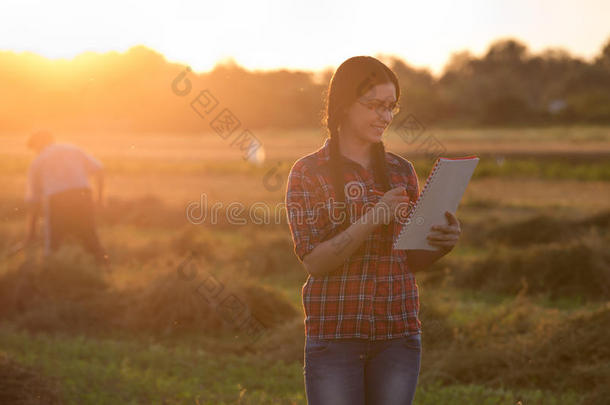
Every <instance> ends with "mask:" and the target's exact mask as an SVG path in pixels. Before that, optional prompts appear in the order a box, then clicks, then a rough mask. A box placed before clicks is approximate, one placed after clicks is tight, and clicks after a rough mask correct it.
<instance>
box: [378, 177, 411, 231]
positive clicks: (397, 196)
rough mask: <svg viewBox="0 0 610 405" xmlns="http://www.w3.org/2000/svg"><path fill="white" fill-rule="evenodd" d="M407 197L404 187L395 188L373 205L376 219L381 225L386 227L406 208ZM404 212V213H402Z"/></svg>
mask: <svg viewBox="0 0 610 405" xmlns="http://www.w3.org/2000/svg"><path fill="white" fill-rule="evenodd" d="M408 204H409V196H408V195H407V189H405V188H404V186H400V187H396V188H393V189H391V190H389V191H388V192H386V193H385V194H384V195H383V196H381V199H380V200H379V201H378V202H377V204H375V208H374V209H375V210H376V211H377V218H379V220H380V221H381V223H383V224H385V225H388V224H389V223H390V222H392V220H393V219H395V218H396V217H397V216H398V215H399V214H400V212H401V211H403V210H405V209H406V208H408ZM403 212H404V211H403Z"/></svg>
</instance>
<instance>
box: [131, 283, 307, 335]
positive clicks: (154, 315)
mask: <svg viewBox="0 0 610 405" xmlns="http://www.w3.org/2000/svg"><path fill="white" fill-rule="evenodd" d="M185 274H186V275H187V276H189V277H185V276H184V275H185ZM134 297H135V299H134V305H133V307H131V308H129V310H128V311H127V312H126V314H125V317H124V323H125V327H127V328H128V329H136V330H143V331H148V332H150V333H153V334H156V333H158V334H161V335H165V336H167V335H175V334H179V333H183V332H198V333H202V334H206V335H217V334H222V333H224V332H227V331H238V330H242V331H243V330H245V329H246V328H250V327H252V328H257V327H258V328H260V329H268V328H273V327H274V326H276V325H278V324H281V323H283V322H284V321H286V320H287V319H290V318H292V317H294V316H295V315H296V310H295V308H294V307H293V306H292V305H291V304H290V302H289V301H288V300H287V299H285V298H284V297H282V296H281V295H279V294H278V293H277V292H276V291H275V290H273V289H272V288H269V287H265V286H260V285H257V284H254V283H251V282H246V281H243V280H239V279H236V278H233V279H230V280H226V279H223V280H221V279H219V278H216V277H215V276H213V275H211V274H210V273H207V272H202V271H199V272H198V273H197V274H196V276H194V277H193V278H192V279H191V278H190V274H188V272H185V273H184V274H183V275H181V274H180V273H179V272H177V271H172V272H169V273H167V274H165V275H163V276H160V277H159V278H158V279H157V280H155V281H154V282H153V283H151V284H150V285H149V286H147V287H146V288H144V289H141V290H139V291H136V292H134Z"/></svg>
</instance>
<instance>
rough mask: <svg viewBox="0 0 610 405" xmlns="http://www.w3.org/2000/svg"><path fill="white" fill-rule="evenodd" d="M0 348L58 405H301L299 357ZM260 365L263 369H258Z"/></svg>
mask: <svg viewBox="0 0 610 405" xmlns="http://www.w3.org/2000/svg"><path fill="white" fill-rule="evenodd" d="M0 346H1V347H2V348H3V350H4V351H7V352H9V353H10V354H11V355H12V356H13V357H14V358H15V360H17V361H19V362H20V363H21V364H24V365H27V366H31V367H36V368H37V369H40V370H42V371H44V373H45V374H46V375H49V376H54V377H58V378H59V379H60V380H61V381H62V382H63V384H62V388H63V391H62V395H63V397H64V399H65V403H66V404H69V405H71V404H75V405H76V404H83V403H86V404H100V405H101V404H110V403H121V404H143V403H146V404H195V403H199V404H210V405H211V404H219V405H220V404H305V397H304V391H303V370H302V366H301V364H299V363H290V364H286V363H284V362H272V363H269V362H266V361H265V360H264V359H261V358H257V357H255V356H235V355H230V354H221V353H214V352H209V351H206V350H202V349H199V350H195V349H193V348H191V347H186V346H184V347H182V346H177V347H166V346H163V345H160V344H158V343H155V342H148V343H147V342H145V341H144V342H141V341H133V340H121V339H106V340H97V339H91V338H85V337H82V336H61V335H30V334H28V333H25V332H19V331H15V330H11V329H10V328H9V327H6V326H4V327H1V328H0ZM261 370H264V373H261ZM415 398H416V399H415V402H414V404H417V405H425V404H442V403H476V404H490V405H491V404H493V405H500V404H506V405H514V404H515V403H517V401H521V402H522V404H524V405H525V404H532V405H534V404H544V405H549V404H562V405H570V404H578V403H579V402H578V398H579V396H578V394H576V393H573V392H568V393H559V394H556V393H552V392H549V391H544V390H531V389H523V390H511V389H502V388H499V389H492V388H488V387H485V386H482V385H480V384H453V385H441V384H440V383H439V382H433V383H430V384H427V385H420V386H418V388H417V391H416V395H415Z"/></svg>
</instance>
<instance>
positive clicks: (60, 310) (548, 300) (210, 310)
mask: <svg viewBox="0 0 610 405" xmlns="http://www.w3.org/2000/svg"><path fill="white" fill-rule="evenodd" d="M255 135H256V136H257V137H258V138H259V139H260V140H261V141H262V143H263V146H264V150H265V155H266V160H265V162H264V163H262V164H259V165H257V164H254V163H250V162H246V161H244V159H243V158H242V152H241V151H240V150H239V149H238V148H237V147H236V146H234V145H231V142H230V140H225V139H222V138H220V137H219V136H217V135H216V134H215V133H201V134H170V133H151V134H141V133H86V134H85V133H82V134H80V133H65V134H58V138H60V140H65V141H69V142H74V143H76V144H78V145H80V146H82V147H84V149H86V150H87V151H89V152H91V153H92V154H93V155H94V156H96V157H97V158H99V159H100V160H101V161H102V162H103V163H104V164H105V167H106V198H105V203H104V205H103V206H102V207H99V208H98V211H97V215H98V216H97V221H98V223H99V232H100V237H101V239H102V242H103V244H104V246H105V247H106V249H107V250H108V253H109V256H110V259H111V262H112V272H111V273H103V272H101V271H100V270H99V269H98V268H97V267H96V266H95V265H94V264H93V263H92V262H91V260H90V258H89V257H88V256H87V255H85V254H83V252H82V251H80V250H79V248H78V247H75V246H66V247H65V248H63V249H62V250H60V251H59V252H58V253H57V254H55V255H54V256H53V257H52V258H51V260H50V261H48V262H46V263H42V261H41V256H40V254H41V249H40V246H39V245H38V246H36V247H34V248H31V249H29V250H27V251H24V252H20V253H19V254H16V255H13V256H8V255H6V254H5V252H8V250H9V249H10V247H11V246H12V244H13V243H15V242H17V241H19V240H20V239H21V238H23V236H24V231H25V215H24V205H23V191H24V189H25V173H26V170H27V167H28V164H29V162H30V160H31V159H32V155H31V154H30V153H29V152H28V151H27V150H26V149H25V146H24V138H23V136H22V135H17V134H0V141H1V142H2V145H3V149H2V150H1V151H0V157H1V159H0V182H1V183H0V184H2V188H1V191H0V216H1V218H2V222H1V225H0V252H2V255H3V256H2V259H1V261H0V403H2V404H4V403H24V404H26V403H27V404H38V403H45V404H55V403H57V404H59V403H64V404H115V403H117V404H118V403H120V404H259V403H260V404H304V403H305V393H304V381H303V345H304V336H303V335H304V329H303V313H302V306H301V295H300V294H301V286H302V285H303V283H304V282H305V280H306V272H305V270H304V268H303V267H302V266H301V265H300V263H299V262H298V260H297V259H296V256H295V255H294V252H293V250H292V249H293V247H292V241H291V237H290V233H289V229H288V226H287V224H286V219H285V217H284V216H283V213H282V211H281V210H280V211H279V214H278V213H274V211H273V210H271V214H272V215H271V218H269V220H268V221H262V223H254V221H252V218H248V217H247V214H248V213H249V212H252V211H249V208H250V207H252V205H253V204H255V203H264V204H267V206H270V207H276V206H277V205H278V204H281V203H282V201H283V199H284V193H285V186H286V178H287V174H288V171H289V170H290V167H291V165H292V163H293V162H294V161H295V160H296V159H297V158H299V157H300V156H303V155H305V154H307V153H311V152H312V151H314V150H316V149H317V148H318V147H320V146H321V145H322V143H323V140H324V137H325V135H324V133H323V132H321V131H320V130H318V129H313V130H308V129H303V130H299V131H295V130H267V131H258V132H256V133H255ZM428 136H433V137H434V139H435V141H436V142H438V144H440V145H442V147H443V148H444V149H443V153H442V155H443V156H452V157H453V156H456V157H457V156H465V155H478V156H480V157H481V161H480V164H479V167H478V168H477V170H476V171H475V175H474V176H473V179H472V181H471V183H470V184H469V186H468V188H467V190H466V194H465V196H464V199H463V201H462V203H461V205H460V207H459V209H458V211H457V217H458V218H459V219H460V221H461V223H462V237H461V239H460V242H459V243H458V245H457V246H456V248H455V249H454V250H453V251H452V252H451V253H450V254H449V255H448V256H446V257H444V258H443V259H441V260H440V261H439V262H437V263H435V265H434V266H432V267H431V268H430V269H428V270H426V271H425V272H422V273H417V274H416V278H417V281H418V285H419V287H420V302H421V320H422V328H423V335H422V337H423V354H422V369H421V374H420V380H419V383H418V389H417V392H416V397H415V404H417V405H425V404H506V405H511V404H512V405H514V404H521V405H529V404H544V405H547V404H562V405H565V404H574V405H576V404H583V405H589V404H603V403H607V402H604V401H607V398H608V397H610V390H609V388H608V384H607V381H608V380H609V378H610V349H609V348H608V344H607V342H608V341H610V254H609V253H608V249H607V246H608V244H609V243H610V235H609V232H608V230H609V229H610V227H609V225H610V159H609V157H610V128H607V127H566V128H563V127H562V128H527V129H519V128H504V129H462V130H450V129H438V130H432V129H427V130H426V131H424V133H423V134H421V136H420V137H419V138H417V139H415V140H413V141H409V142H406V141H405V138H404V137H401V136H400V132H399V131H398V129H396V128H391V129H390V130H388V133H387V135H386V139H385V142H386V148H387V150H389V151H393V152H395V153H398V154H400V155H401V156H403V157H405V158H407V159H408V160H410V161H411V162H413V164H414V165H415V169H416V171H417V173H418V176H419V180H420V184H423V183H424V182H425V179H426V177H427V175H428V172H429V170H430V168H431V166H432V163H433V159H432V157H431V155H430V154H426V152H427V151H428V150H424V149H422V147H423V146H422V145H424V144H423V140H424V138H426V137H428ZM203 201H205V203H207V207H206V206H202V204H203ZM232 202H233V203H239V204H242V206H243V207H244V208H245V211H244V212H245V213H244V214H243V218H244V219H246V221H245V222H246V223H245V224H236V223H233V222H234V221H229V220H228V219H227V217H226V215H225V214H226V212H227V211H226V209H227V207H228V206H229V204H230V203H232ZM214 203H217V204H219V205H221V208H220V211H219V212H220V215H219V217H218V219H217V220H214V219H213V218H212V217H211V215H209V214H208V215H207V216H206V217H202V216H201V215H202V213H203V212H206V208H210V207H211V206H212V204H214ZM187 207H191V208H193V207H195V208H194V209H190V210H189V209H187ZM240 215H241V214H240ZM210 288H211V290H210ZM204 290H205V291H204ZM210 291H217V292H222V293H220V294H219V295H216V294H215V293H214V294H211V293H210ZM229 292H230V293H229ZM223 294H224V295H223ZM221 296H225V297H233V299H234V301H233V305H232V306H231V305H226V302H225V301H222V302H219V301H218V300H216V301H215V300H214V298H213V297H221ZM238 315H239V316H238ZM243 319H246V320H247V321H252V323H246V324H242V323H241V322H242V320H243ZM255 321H256V322H255ZM244 325H246V326H244ZM16 398H20V399H19V400H21V401H22V402H18V400H17V399H16Z"/></svg>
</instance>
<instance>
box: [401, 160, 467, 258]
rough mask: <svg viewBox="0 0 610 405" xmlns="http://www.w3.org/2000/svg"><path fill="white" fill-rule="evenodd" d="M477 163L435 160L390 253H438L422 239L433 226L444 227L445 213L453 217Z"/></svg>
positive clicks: (434, 247)
mask: <svg viewBox="0 0 610 405" xmlns="http://www.w3.org/2000/svg"><path fill="white" fill-rule="evenodd" d="M478 163H479V158H478V157H472V158H468V159H450V158H439V160H438V167H437V168H436V171H435V172H434V174H431V176H433V177H431V178H430V181H428V183H427V184H426V185H424V189H422V191H421V194H420V197H419V199H418V201H417V205H416V207H415V208H414V209H413V212H412V214H411V216H410V217H409V220H408V222H407V223H405V224H404V225H403V228H402V229H401V234H400V237H399V238H398V239H397V240H396V241H395V242H394V249H400V250H405V249H425V250H438V249H439V248H438V247H437V246H432V245H430V244H429V243H428V240H427V239H426V238H427V236H428V234H429V233H430V232H431V231H430V228H431V227H432V226H434V225H447V217H446V216H445V211H449V212H453V213H455V212H456V210H457V208H458V205H459V203H460V200H461V199H462V196H463V195H464V191H466V186H467V185H468V183H469V182H470V178H471V177H472V173H473V172H474V169H475V167H476V166H477V164H478Z"/></svg>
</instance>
